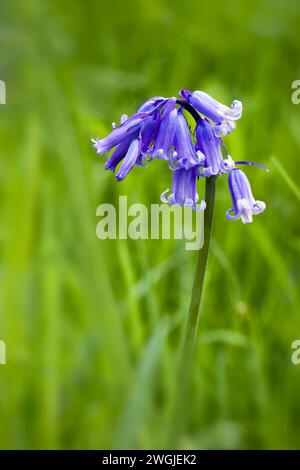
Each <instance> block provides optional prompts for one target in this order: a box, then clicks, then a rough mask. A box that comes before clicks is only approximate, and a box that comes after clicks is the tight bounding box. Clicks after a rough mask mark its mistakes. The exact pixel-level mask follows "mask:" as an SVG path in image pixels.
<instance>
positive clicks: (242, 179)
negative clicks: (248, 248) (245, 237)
mask: <svg viewBox="0 0 300 470" xmlns="http://www.w3.org/2000/svg"><path fill="white" fill-rule="evenodd" d="M228 185H229V189H230V193H231V198H232V205H233V207H232V208H231V209H229V210H228V211H227V212H226V217H227V219H229V220H236V219H242V222H243V223H244V224H248V223H251V222H252V215H253V214H254V215H257V214H259V213H260V212H263V211H264V210H265V208H266V204H265V203H264V202H263V201H256V200H255V199H254V197H253V194H252V190H251V186H250V183H249V180H248V178H247V176H246V175H245V173H244V172H243V171H241V170H239V169H237V168H235V169H233V170H232V171H231V172H230V173H229V177H228Z"/></svg>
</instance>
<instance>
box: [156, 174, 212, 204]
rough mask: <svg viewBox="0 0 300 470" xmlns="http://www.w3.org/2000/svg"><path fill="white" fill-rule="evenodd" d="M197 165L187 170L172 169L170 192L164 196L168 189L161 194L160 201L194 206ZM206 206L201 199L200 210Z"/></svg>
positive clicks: (195, 201)
mask: <svg viewBox="0 0 300 470" xmlns="http://www.w3.org/2000/svg"><path fill="white" fill-rule="evenodd" d="M198 171H199V167H197V166H193V167H191V168H190V169H189V170H185V169H179V170H174V172H173V178H172V193H171V194H170V195H169V196H168V197H166V194H167V193H168V192H169V189H167V190H166V191H164V192H163V193H162V195H161V200H162V202H166V203H168V204H170V205H174V204H177V205H180V206H191V207H194V208H196V204H197V202H198V200H199V196H198V194H197V190H196V183H197V178H198ZM205 207H206V203H205V201H201V203H200V210H204V209H205Z"/></svg>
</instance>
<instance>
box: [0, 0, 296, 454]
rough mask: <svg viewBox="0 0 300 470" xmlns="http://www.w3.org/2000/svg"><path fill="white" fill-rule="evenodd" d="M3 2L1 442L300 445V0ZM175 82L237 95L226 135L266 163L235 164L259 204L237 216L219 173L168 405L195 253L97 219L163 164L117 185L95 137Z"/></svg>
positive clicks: (160, 178) (15, 445) (239, 154)
mask: <svg viewBox="0 0 300 470" xmlns="http://www.w3.org/2000/svg"><path fill="white" fill-rule="evenodd" d="M0 10H1V15H0V28H1V29H0V40H1V45H0V57H1V60H0V79H2V80H5V82H6V85H7V104H6V105H1V106H0V156H1V158H0V178H1V184H0V193H1V195H0V197H1V205H0V213H1V216H0V250H1V251H0V253H1V270H0V281H1V282H0V302H1V303H0V306H1V316H0V339H1V340H4V341H5V342H6V346H7V365H5V366H3V365H2V366H0V423H1V425H0V447H1V448H3V449H38V448H42V449H45V448H48V449H49V448H51V449H52V448H60V449H108V448H113V449H114V448H142V449H143V448H144V449H145V448H165V447H177V448H186V449H193V448H196V449H198V448H200V449H201V448H206V449H214V448H222V449H224V448H225V449H226V448H233V449H247V448H249V449H253V448H263V449H269V448H273V449H282V448H299V446H300V428H299V420H300V399H299V392H300V365H299V366H296V365H293V364H292V362H291V354H292V349H291V343H292V342H293V341H294V340H296V339H300V298H299V274H300V273H299V260H300V256H299V255H300V237H299V230H300V214H299V204H300V181H299V167H298V165H299V154H300V105H299V106H297V105H293V104H292V102H291V93H292V90H291V83H292V81H293V80H296V79H300V56H299V54H300V43H299V29H300V7H299V2H298V0H285V1H283V0H281V1H279V0H259V1H258V0H252V1H251V2H250V1H248V2H245V1H236V0H223V1H222V2H217V3H216V2H207V1H202V0H198V1H194V0H176V1H175V0H174V1H172V2H171V1H167V0H165V1H159V0H149V1H148V2H145V1H138V0H127V1H126V2H124V1H121V0H114V1H113V2H112V1H104V0H103V1H102V0H88V1H83V0H81V1H79V0H72V1H71V0H64V1H63V2H62V1H58V0H43V1H42V2H41V1H38V0H19V1H18V0H11V1H8V0H7V1H5V0H1V1H0ZM181 88H189V89H192V90H194V89H202V90H204V91H206V92H208V93H211V94H213V95H214V96H215V97H216V98H217V99H218V100H220V101H222V102H224V103H226V104H230V103H231V101H232V100H233V99H240V100H242V101H243V104H244V113H243V117H242V119H241V120H240V121H239V122H238V126H237V129H236V130H235V131H234V132H233V133H232V134H231V135H229V136H228V137H226V144H227V147H228V149H229V153H230V154H231V155H232V156H233V157H234V158H235V159H237V160H255V161H259V162H261V163H264V164H265V165H267V166H268V167H269V168H270V173H269V174H266V173H265V172H264V171H262V170H260V169H257V168H246V169H245V171H246V172H247V174H248V176H249V178H250V180H251V182H252V185H253V192H254V195H255V196H256V198H258V199H262V200H265V201H266V202H267V205H268V209H267V210H266V211H265V212H264V213H263V214H262V215H260V216H258V217H256V218H255V221H254V223H253V224H252V225H247V226H243V224H242V223H240V222H229V221H227V220H226V219H225V211H226V210H227V209H228V208H229V207H231V201H230V197H229V194H228V189H227V181H226V180H227V177H226V176H224V177H222V178H220V179H219V181H218V182H217V196H216V199H217V200H216V212H215V220H214V233H213V244H212V250H211V255H210V259H209V267H208V276H207V282H206V286H205V295H204V302H203V306H202V307H203V308H202V312H201V320H200V325H199V334H198V339H197V349H196V357H195V363H194V366H193V369H192V371H191V372H190V380H191V388H190V393H189V395H188V399H187V403H186V406H185V408H184V409H185V411H184V413H183V408H182V409H181V407H179V408H178V409H177V410H176V412H175V414H176V416H174V412H173V408H174V403H175V401H174V400H175V398H174V397H175V396H176V391H177V388H178V384H179V382H180V378H178V372H177V368H178V360H179V354H180V345H181V339H182V332H183V329H184V323H185V318H186V314H187V309H188V304H189V299H190V294H191V286H192V277H193V271H194V265H195V253H193V252H187V251H185V250H184V243H183V242H182V241H178V240H177V241H174V240H156V241H155V240H153V241H151V240H149V241H135V242H133V241H126V240H120V241H114V240H111V241H108V240H106V241H100V240H98V239H97V238H96V234H95V230H96V224H97V221H98V219H97V217H96V208H97V206H98V205H99V204H101V203H103V202H112V203H113V202H116V201H117V200H118V196H119V195H128V201H129V203H134V202H141V203H145V204H147V205H150V204H151V203H156V202H159V195H160V193H161V192H162V191H164V190H165V189H167V188H168V187H170V181H171V174H170V170H169V169H168V168H167V165H164V164H163V162H152V163H151V165H149V166H148V168H146V169H144V168H135V169H134V171H132V172H131V174H130V175H129V177H128V178H127V179H126V181H124V182H123V183H118V184H117V183H116V182H115V180H114V178H113V175H112V174H111V173H110V172H105V171H104V160H105V159H104V157H102V158H99V157H98V156H97V155H96V154H95V152H94V151H93V149H92V148H91V145H90V138H91V137H95V136H98V137H102V136H104V135H105V134H106V133H107V132H108V131H109V130H110V129H111V122H112V121H117V120H118V119H119V117H120V115H121V114H123V113H128V114H131V113H133V112H134V111H135V110H136V108H137V106H139V105H140V104H141V103H142V102H143V101H144V100H145V99H146V98H148V97H150V96H155V95H163V96H173V95H176V94H177V92H178V90H180V89H181ZM198 189H199V193H200V194H201V195H202V194H203V192H204V187H203V185H201V182H200V183H199V188H198ZM178 423H179V426H178Z"/></svg>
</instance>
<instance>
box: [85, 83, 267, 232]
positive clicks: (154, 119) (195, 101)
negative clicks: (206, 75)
mask: <svg viewBox="0 0 300 470" xmlns="http://www.w3.org/2000/svg"><path fill="white" fill-rule="evenodd" d="M184 111H188V112H189V113H190V114H191V115H192V116H193V117H194V119H195V121H196V128H195V132H194V133H193V134H192V133H191V130H190V128H189V125H188V123H187V120H186V118H185V115H184ZM241 115H242V103H241V102H240V101H237V100H235V101H233V103H232V105H231V106H230V107H227V106H225V105H223V104H221V103H219V102H218V101H216V100H215V99H213V98H212V97H211V96H209V95H208V94H206V93H204V92H202V91H195V92H193V93H192V92H190V91H189V90H181V92H180V99H176V98H174V97H172V98H163V97H154V98H151V99H149V100H147V101H146V102H145V103H144V104H143V105H142V106H141V107H140V108H139V109H138V110H137V112H136V113H135V114H134V115H133V116H131V117H127V116H126V115H123V116H122V117H121V122H120V125H118V126H117V125H116V124H115V123H113V130H112V132H111V133H110V134H109V135H108V136H107V137H105V138H104V139H98V138H96V139H93V140H92V142H93V146H94V148H95V149H96V151H97V153H98V154H103V153H106V154H107V155H108V154H109V152H110V151H111V150H113V149H114V150H113V152H112V153H110V154H109V157H108V159H107V161H106V164H105V168H106V169H107V170H108V169H110V170H112V171H113V172H114V173H115V177H116V179H117V180H118V181H122V180H123V179H124V178H125V177H126V176H127V175H128V173H129V172H130V171H131V170H132V169H133V167H134V166H135V165H139V166H146V163H147V162H149V161H151V160H154V159H161V160H166V161H167V162H168V164H169V168H170V169H171V170H172V173H173V177H172V192H171V194H168V193H169V190H166V191H164V192H163V193H162V195H161V200H162V201H163V202H167V203H169V204H171V205H173V204H179V205H181V206H192V207H193V208H195V209H198V210H199V209H200V210H204V209H205V207H206V204H205V201H201V203H200V204H197V202H198V200H199V196H198V194H197V188H196V183H197V180H198V179H199V178H200V177H203V178H209V177H212V176H218V175H221V174H223V173H228V174H229V176H228V184H229V189H230V193H231V198H232V205H233V207H232V208H231V209H229V210H228V211H227V213H226V217H227V218H228V219H230V220H235V219H239V218H241V220H242V222H243V223H249V222H252V215H253V214H258V213H260V212H262V211H263V210H264V209H265V207H266V205H265V203H264V202H262V201H255V199H254V197H253V195H252V191H251V187H250V183H249V181H248V179H247V176H246V175H245V173H244V172H242V171H241V170H240V169H238V168H237V167H236V165H238V164H242V163H246V164H253V163H252V162H244V161H238V162H234V160H233V159H232V158H231V157H230V155H228V154H227V152H226V147H225V145H224V142H223V140H222V138H223V137H225V136H226V135H227V134H229V133H230V132H232V130H233V129H235V127H236V122H235V121H237V120H238V119H239V118H240V117H241ZM258 166H261V165H258Z"/></svg>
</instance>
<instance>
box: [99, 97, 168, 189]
mask: <svg viewBox="0 0 300 470" xmlns="http://www.w3.org/2000/svg"><path fill="white" fill-rule="evenodd" d="M175 106H176V99H175V98H169V99H166V98H162V97H157V98H152V99H151V100H148V101H146V102H145V103H144V104H143V105H142V106H141V107H140V109H139V110H138V112H137V113H136V114H134V115H133V116H131V117H130V118H128V117H127V116H126V115H123V116H122V117H121V124H120V125H119V126H115V125H113V130H112V132H111V133H110V134H109V135H108V136H107V137H105V138H104V139H93V140H92V142H93V146H94V148H95V149H96V151H97V153H98V154H102V153H108V152H109V151H110V150H112V149H113V148H114V147H116V148H115V150H114V152H113V153H112V154H111V156H110V157H109V158H108V160H107V162H106V165H105V168H106V169H111V170H112V171H115V170H116V167H117V166H118V164H119V163H120V162H121V161H122V164H121V166H120V168H119V170H118V171H117V172H116V175H115V176H116V179H117V180H118V181H121V180H123V179H124V178H125V177H126V176H127V174H128V173H129V171H130V170H131V169H132V168H133V166H134V165H135V164H137V165H142V166H144V160H145V158H146V156H147V155H148V154H151V150H152V147H153V143H154V141H155V138H156V135H157V132H158V130H159V126H160V124H161V122H162V121H164V120H165V119H168V115H169V114H170V113H171V112H172V111H173V110H174V109H175Z"/></svg>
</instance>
